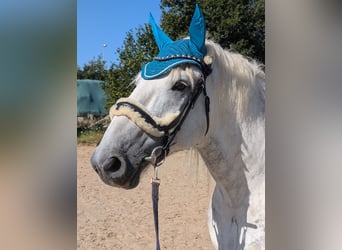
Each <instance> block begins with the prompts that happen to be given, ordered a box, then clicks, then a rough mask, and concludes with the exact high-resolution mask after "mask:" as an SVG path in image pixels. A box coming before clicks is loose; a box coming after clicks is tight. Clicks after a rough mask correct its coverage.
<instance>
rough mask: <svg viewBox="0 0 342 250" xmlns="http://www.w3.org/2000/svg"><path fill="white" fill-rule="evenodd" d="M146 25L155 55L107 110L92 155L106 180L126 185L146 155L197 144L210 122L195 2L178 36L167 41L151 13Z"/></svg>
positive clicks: (201, 25)
mask: <svg viewBox="0 0 342 250" xmlns="http://www.w3.org/2000/svg"><path fill="white" fill-rule="evenodd" d="M150 23H151V26H152V31H153V35H154V38H155V40H156V42H157V45H158V48H159V54H158V55H157V57H156V58H155V59H154V60H153V61H151V62H149V63H147V64H145V65H144V66H143V67H142V71H141V73H140V74H138V76H137V77H136V79H135V83H136V87H135V89H134V90H133V92H132V93H131V95H130V96H129V97H128V98H122V99H119V100H118V101H117V103H116V104H115V105H113V107H112V108H111V110H110V116H111V118H112V121H111V123H110V125H109V126H108V128H107V130H106V132H105V134H104V136H103V138H102V140H101V142H100V144H99V145H98V146H97V148H96V149H95V151H94V153H93V155H92V158H91V163H92V166H93V168H94V169H95V171H96V172H97V173H98V174H99V175H100V177H101V179H102V180H103V181H104V182H105V183H106V184H108V185H112V186H119V187H123V188H126V189H130V188H134V187H136V186H137V185H138V183H139V177H140V174H141V173H142V171H143V170H144V169H145V168H146V167H147V166H148V164H149V162H151V158H153V159H154V160H152V163H153V164H160V163H161V162H162V161H163V160H164V158H165V157H166V155H167V154H169V153H172V152H176V151H179V150H183V149H186V148H188V147H191V146H194V145H196V144H199V143H201V140H202V139H203V138H204V136H205V134H206V132H207V131H208V126H209V115H208V114H209V98H208V96H207V94H206V89H205V79H206V77H207V75H208V74H209V73H210V66H209V65H208V64H207V63H205V61H206V60H205V59H204V58H205V55H206V46H205V20H204V17H203V14H202V13H201V11H200V9H199V8H198V6H196V10H195V12H194V16H193V18H192V21H191V24H190V32H189V38H187V39H183V40H177V41H172V39H170V38H169V37H168V36H167V35H166V34H165V33H164V32H163V31H162V30H161V29H160V28H159V27H158V26H157V25H156V23H155V21H154V19H153V17H152V16H150ZM202 93H203V94H202ZM152 152H153V153H152Z"/></svg>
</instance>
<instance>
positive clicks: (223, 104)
mask: <svg viewBox="0 0 342 250" xmlns="http://www.w3.org/2000/svg"><path fill="white" fill-rule="evenodd" d="M214 67H215V65H214V66H213V69H214V70H215V68H214ZM218 68H219V70H218V71H220V67H218ZM222 70H224V69H222V68H221V71H222ZM213 74H215V72H214V71H213ZM223 74H224V73H223V72H216V77H215V76H213V77H211V78H210V77H208V80H207V88H208V94H209V96H210V101H211V104H210V122H211V125H210V131H209V133H208V135H207V136H206V138H205V140H204V142H203V143H202V144H201V145H199V146H198V147H197V148H198V150H199V152H200V154H201V156H202V158H203V160H204V161H205V163H206V165H207V167H208V169H209V171H210V173H211V175H212V176H213V178H214V180H215V181H216V184H217V188H219V189H220V190H221V192H222V195H223V196H225V202H227V204H226V205H227V206H229V207H240V206H241V205H242V204H243V203H246V202H248V196H249V189H248V185H247V178H246V170H247V171H250V173H252V174H253V175H257V174H258V173H260V171H262V168H263V162H262V158H263V152H264V150H263V145H264V95H263V94H264V92H263V91H264V85H263V84H264V81H263V79H262V78H257V77H255V78H250V79H251V82H249V83H246V82H244V83H243V84H244V87H243V88H241V89H240V90H239V89H238V88H237V87H236V86H238V85H239V84H242V83H241V82H239V81H245V80H246V79H243V80H241V79H240V80H239V77H238V76H234V75H233V73H232V72H230V76H229V80H228V82H227V80H226V81H223V80H221V79H219V78H218V77H217V75H223ZM232 85H236V86H235V87H234V86H233V87H232ZM242 92H243V93H242ZM223 93H225V94H223ZM241 98H248V102H246V103H241V101H242V100H241ZM225 100H228V101H225ZM260 156H261V157H260Z"/></svg>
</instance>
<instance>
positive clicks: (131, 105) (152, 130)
mask: <svg viewBox="0 0 342 250" xmlns="http://www.w3.org/2000/svg"><path fill="white" fill-rule="evenodd" d="M208 72H209V73H208ZM203 73H204V80H200V82H197V83H196V85H195V88H194V90H193V92H192V95H191V96H190V98H189V99H188V101H187V104H186V105H185V107H184V108H183V110H181V111H178V112H175V113H172V114H168V115H166V116H165V117H163V118H159V117H156V116H153V115H152V114H151V113H150V112H149V111H148V110H147V109H146V108H145V107H144V106H143V105H141V104H140V103H138V102H136V101H134V100H133V99H130V98H121V99H119V100H118V101H117V102H116V104H115V105H114V106H113V107H112V108H111V110H110V117H111V119H112V118H113V117H114V116H126V117H127V118H128V119H130V120H131V121H133V122H134V123H135V124H136V125H137V126H138V127H139V128H140V129H142V130H143V131H144V132H145V133H147V134H149V135H150V136H153V137H158V138H160V137H162V142H163V145H162V146H158V147H157V148H158V149H159V150H158V152H159V155H158V156H157V157H154V160H155V161H151V159H152V154H151V156H150V157H147V158H146V160H148V161H150V162H151V163H152V164H153V165H154V166H159V165H161V164H162V163H163V162H164V160H165V157H166V156H167V155H168V154H169V152H170V147H171V146H172V145H173V140H174V138H175V137H176V135H177V133H178V132H179V131H180V129H181V127H182V125H183V123H184V121H185V119H186V117H187V116H188V114H189V112H190V110H191V109H193V108H194V106H195V103H196V101H197V99H198V97H199V96H200V94H201V93H203V95H204V98H205V114H206V122H207V128H206V131H205V135H206V134H207V133H208V130H209V125H210V121H209V106H210V99H209V97H208V95H207V91H206V85H205V80H206V78H207V76H208V75H209V74H210V71H208V70H207V69H206V70H203ZM160 148H161V149H162V150H160Z"/></svg>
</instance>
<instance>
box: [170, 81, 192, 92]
mask: <svg viewBox="0 0 342 250" xmlns="http://www.w3.org/2000/svg"><path fill="white" fill-rule="evenodd" d="M187 87H188V84H187V83H186V82H183V81H177V82H176V83H175V85H173V87H172V90H178V91H182V90H184V89H186V88H187Z"/></svg>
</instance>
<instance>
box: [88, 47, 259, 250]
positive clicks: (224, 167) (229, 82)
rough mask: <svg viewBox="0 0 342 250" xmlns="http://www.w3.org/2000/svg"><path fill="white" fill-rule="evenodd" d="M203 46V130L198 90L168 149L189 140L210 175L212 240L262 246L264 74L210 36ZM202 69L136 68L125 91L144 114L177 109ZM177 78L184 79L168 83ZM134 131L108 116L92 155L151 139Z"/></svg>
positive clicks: (229, 246)
mask: <svg viewBox="0 0 342 250" xmlns="http://www.w3.org/2000/svg"><path fill="white" fill-rule="evenodd" d="M206 47H207V50H208V54H207V56H209V58H210V59H211V60H212V70H213V71H212V73H211V74H210V75H209V76H208V78H207V80H206V88H207V93H208V96H209V97H210V128H209V131H208V134H207V135H204V132H205V130H206V117H205V105H204V96H203V95H200V96H199V98H198V100H197V102H196V104H195V106H194V108H193V109H192V110H191V111H190V113H189V115H188V117H187V118H186V120H185V122H184V123H183V125H182V128H181V130H180V131H179V132H178V134H177V136H176V137H175V140H174V142H175V145H172V147H171V148H170V150H171V153H172V152H176V151H179V150H184V149H186V148H189V147H194V148H196V149H197V150H198V151H199V153H200V154H201V156H202V158H203V160H204V162H205V163H206V165H207V167H208V169H209V172H210V173H211V175H212V176H213V178H214V180H215V181H216V187H215V190H214V192H213V195H212V198H211V204H210V207H209V217H208V222H209V231H210V235H211V238H212V241H213V243H214V246H215V248H216V249H224V250H240V249H246V250H247V249H249V250H253V249H254V250H257V249H264V248H265V235H264V234H265V193H264V192H265V180H264V177H265V165H264V158H265V156H264V151H265V150H264V149H265V118H264V115H265V114H264V107H265V75H264V73H263V71H262V70H261V69H260V68H259V66H258V65H257V64H256V63H253V62H249V61H248V60H247V59H245V58H244V57H242V56H241V55H239V54H234V53H230V52H227V51H224V50H223V49H222V48H221V47H220V46H219V45H217V44H215V43H214V42H211V41H207V42H206ZM202 77H203V75H202V72H201V71H200V70H199V69H198V68H197V67H196V66H194V65H188V66H186V67H185V66H181V67H177V68H175V69H173V70H172V71H171V72H170V74H168V75H166V76H164V77H161V78H158V79H154V80H144V79H142V78H141V77H140V76H137V78H136V79H135V82H136V88H135V89H134V91H133V92H132V94H131V95H130V97H129V98H130V99H131V100H135V101H136V102H137V103H140V104H141V105H143V106H144V107H145V108H146V110H147V111H148V112H149V113H150V114H151V115H153V116H156V117H166V116H167V115H168V114H173V113H176V112H178V111H180V110H182V107H184V105H186V102H187V99H188V96H189V95H190V93H191V89H192V88H193V86H194V85H195V84H196V82H197V81H198V80H199V79H200V78H202ZM179 80H182V81H184V82H186V83H187V84H188V85H189V87H188V88H186V89H185V90H184V91H177V90H176V91H175V90H172V86H173V85H174V84H175V82H177V81H179ZM139 131H140V128H139V127H137V126H135V125H134V123H132V122H131V121H129V120H128V119H127V118H126V117H123V116H121V117H115V118H114V119H113V120H112V123H111V124H110V126H109V127H108V129H107V131H106V133H105V135H104V138H103V140H102V141H101V143H100V145H99V146H98V149H97V151H96V152H95V153H94V156H93V160H94V162H96V161H98V162H104V161H105V159H106V157H109V156H110V155H111V154H114V155H115V154H119V153H121V152H126V153H125V154H127V155H126V156H125V157H127V158H128V159H130V157H133V158H134V157H137V153H135V152H139V154H138V156H139V155H141V157H143V153H144V148H148V147H151V145H153V144H154V143H157V141H155V142H153V138H148V137H147V135H144V134H143V133H142V132H139ZM127 145H128V146H127ZM134 153H135V155H134ZM131 154H132V155H131ZM101 159H103V160H101ZM136 161H137V162H139V159H137V160H136ZM133 167H134V168H138V167H139V166H133ZM120 170H122V169H120ZM122 171H123V170H122Z"/></svg>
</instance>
